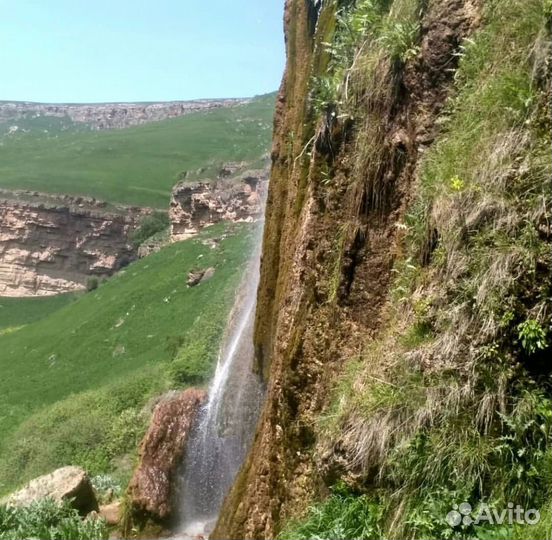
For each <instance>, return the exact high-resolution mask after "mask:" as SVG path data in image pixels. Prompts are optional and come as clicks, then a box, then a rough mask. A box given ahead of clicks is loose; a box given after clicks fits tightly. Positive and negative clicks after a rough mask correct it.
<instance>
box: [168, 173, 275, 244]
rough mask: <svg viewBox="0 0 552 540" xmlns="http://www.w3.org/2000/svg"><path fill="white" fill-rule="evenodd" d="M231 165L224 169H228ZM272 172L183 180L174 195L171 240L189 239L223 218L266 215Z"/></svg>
mask: <svg viewBox="0 0 552 540" xmlns="http://www.w3.org/2000/svg"><path fill="white" fill-rule="evenodd" d="M225 170H227V169H223V171H225ZM267 188H268V172H267V171H264V170H258V171H249V172H247V173H244V174H243V175H242V176H241V177H240V178H237V179H232V180H230V179H226V178H225V175H224V174H222V171H221V177H220V178H219V179H218V180H216V181H214V182H211V181H197V182H189V181H186V182H181V183H179V184H177V185H176V186H175V187H174V189H173V191H172V196H171V206H170V211H169V218H170V222H171V241H173V242H177V241H180V240H186V239H187V238H190V237H191V236H194V235H196V234H197V233H198V232H199V231H200V230H201V229H202V228H204V227H207V226H209V225H213V224H214V223H218V222H219V221H253V220H256V219H259V218H260V217H262V214H263V199H264V197H265V196H266V191H267Z"/></svg>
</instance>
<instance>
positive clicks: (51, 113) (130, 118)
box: [0, 99, 248, 132]
mask: <svg viewBox="0 0 552 540" xmlns="http://www.w3.org/2000/svg"><path fill="white" fill-rule="evenodd" d="M247 101H248V100H245V99H218V100H217V99H203V100H195V101H170V102H163V103H98V104H89V105H77V104H67V105H65V104H48V103H26V102H0V123H10V124H11V126H10V128H11V129H10V131H11V132H16V131H18V130H19V127H18V125H17V122H18V121H19V120H22V119H29V118H30V119H32V118H39V117H50V118H59V119H62V120H63V119H66V120H68V121H71V122H75V123H77V124H86V125H88V126H90V128H91V129H95V130H103V129H121V128H126V127H130V126H138V125H141V124H146V123H149V122H158V121H160V120H166V119H167V118H177V117H179V116H183V115H185V114H189V113H192V112H198V111H206V110H211V109H218V108H220V107H232V106H235V105H240V104H243V103H247Z"/></svg>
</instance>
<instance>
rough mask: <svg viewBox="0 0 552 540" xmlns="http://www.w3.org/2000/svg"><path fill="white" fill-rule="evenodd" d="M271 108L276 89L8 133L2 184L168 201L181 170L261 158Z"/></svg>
mask: <svg viewBox="0 0 552 540" xmlns="http://www.w3.org/2000/svg"><path fill="white" fill-rule="evenodd" d="M273 111H274V95H273V94H270V95H267V96H263V97H261V98H257V99H255V100H253V101H252V102H251V103H249V104H246V105H242V106H237V107H231V108H223V109H218V110H214V111H208V112H198V113H192V114H190V115H187V116H184V117H181V118H175V119H170V120H164V121H161V122H155V123H151V124H146V125H143V126H138V127H132V128H127V129H121V130H108V131H94V132H80V131H77V130H73V129H69V130H67V131H61V130H58V131H57V132H56V135H55V136H51V135H50V134H44V133H42V132H41V131H36V130H34V131H31V132H29V133H20V134H19V133H18V134H15V135H12V136H4V137H2V138H0V188H7V189H30V190H37V191H44V192H49V193H69V194H77V195H89V196H93V197H96V198H99V199H102V200H106V201H109V202H115V203H123V204H129V205H137V206H151V207H155V208H163V209H165V208H166V207H167V205H168V202H169V195H170V191H171V188H172V187H173V185H174V184H175V182H176V181H177V178H178V175H179V174H180V173H182V172H183V171H190V172H191V177H193V176H194V175H195V176H197V175H200V176H201V175H206V176H212V177H214V176H215V175H216V172H217V170H218V169H217V168H218V167H219V166H220V164H221V163H222V162H225V161H242V160H246V161H250V162H255V161H258V160H259V159H260V158H261V156H262V155H263V154H265V153H266V152H268V150H269V146H270V140H271V136H272V116H273ZM200 169H205V171H204V172H203V173H199V172H198V170H200Z"/></svg>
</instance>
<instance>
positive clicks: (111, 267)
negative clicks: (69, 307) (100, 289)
mask: <svg viewBox="0 0 552 540" xmlns="http://www.w3.org/2000/svg"><path fill="white" fill-rule="evenodd" d="M146 212H147V211H145V210H142V209H137V208H136V209H132V208H112V209H110V210H109V211H108V210H107V209H106V208H105V203H101V202H98V201H95V200H93V199H85V198H75V197H69V196H59V197H57V196H52V195H43V194H38V193H28V192H27V193H20V192H7V191H0V296H44V295H52V294H58V293H62V292H68V291H75V290H79V289H83V288H84V286H85V283H86V280H87V279H88V278H89V277H90V276H97V277H102V276H109V275H111V274H112V273H113V272H115V271H116V270H118V269H120V268H121V267H122V266H124V265H126V264H128V263H129V262H130V261H132V260H133V259H134V258H135V250H134V248H133V246H132V245H131V243H130V242H129V235H130V233H131V232H132V231H133V230H134V229H135V228H136V227H137V226H138V223H139V220H140V218H141V217H142V216H143V215H144V213H146Z"/></svg>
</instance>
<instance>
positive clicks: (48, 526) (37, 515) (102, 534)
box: [0, 499, 109, 540]
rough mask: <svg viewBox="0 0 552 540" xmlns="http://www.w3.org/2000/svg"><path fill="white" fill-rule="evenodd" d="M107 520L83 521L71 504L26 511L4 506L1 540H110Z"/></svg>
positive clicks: (38, 506)
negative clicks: (34, 539)
mask: <svg viewBox="0 0 552 540" xmlns="http://www.w3.org/2000/svg"><path fill="white" fill-rule="evenodd" d="M108 536H109V532H108V528H107V525H106V523H105V521H104V520H103V519H99V518H88V519H84V520H83V519H82V517H81V516H80V515H79V513H78V512H77V511H76V510H75V509H74V508H71V506H70V505H69V503H63V504H59V503H57V502H55V501H53V500H51V499H44V500H42V501H38V502H34V503H32V504H30V505H29V506H26V507H22V508H15V507H9V506H5V505H0V540H25V539H27V538H40V540H75V539H78V540H107V538H108Z"/></svg>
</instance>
